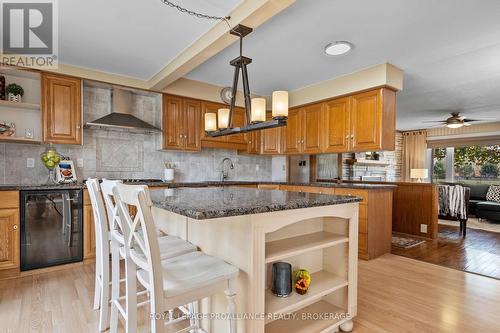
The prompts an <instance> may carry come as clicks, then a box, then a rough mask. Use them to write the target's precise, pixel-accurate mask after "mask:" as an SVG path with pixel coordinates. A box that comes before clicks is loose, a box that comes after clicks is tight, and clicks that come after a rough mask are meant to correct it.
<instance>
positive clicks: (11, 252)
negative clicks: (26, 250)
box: [0, 191, 20, 278]
mask: <svg viewBox="0 0 500 333" xmlns="http://www.w3.org/2000/svg"><path fill="white" fill-rule="evenodd" d="M0 196H1V197H2V200H1V201H0V278H1V277H7V276H13V275H18V274H19V267H20V255H19V249H20V225H19V192H18V191H1V192H0Z"/></svg>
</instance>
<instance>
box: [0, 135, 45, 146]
mask: <svg viewBox="0 0 500 333" xmlns="http://www.w3.org/2000/svg"><path fill="white" fill-rule="evenodd" d="M0 142H12V143H30V144H34V145H39V144H41V143H42V142H41V141H40V140H35V139H28V138H24V137H22V136H3V135H0Z"/></svg>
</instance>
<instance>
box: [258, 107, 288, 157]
mask: <svg viewBox="0 0 500 333" xmlns="http://www.w3.org/2000/svg"><path fill="white" fill-rule="evenodd" d="M270 119H272V117H271V114H268V117H267V120H270ZM283 129H284V128H283V127H275V128H268V129H265V130H260V131H258V132H260V140H261V153H262V154H266V155H278V154H281V152H282V149H281V147H282V146H281V139H282V137H283Z"/></svg>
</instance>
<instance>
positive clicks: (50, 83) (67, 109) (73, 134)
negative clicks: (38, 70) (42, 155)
mask: <svg viewBox="0 0 500 333" xmlns="http://www.w3.org/2000/svg"><path fill="white" fill-rule="evenodd" d="M81 88H82V81H81V80H80V79H77V78H72V77H67V76H60V75H54V74H45V73H44V74H43V75H42V122H43V141H44V142H51V143H62V144H81V143H82V99H81Z"/></svg>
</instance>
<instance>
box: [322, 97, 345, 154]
mask: <svg viewBox="0 0 500 333" xmlns="http://www.w3.org/2000/svg"><path fill="white" fill-rule="evenodd" d="M349 113H350V98H349V97H345V98H338V99H334V100H332V101H328V102H325V103H324V107H323V122H322V128H321V132H322V133H323V135H322V136H321V137H322V146H321V150H322V152H324V153H343V152H348V151H349V143H350V135H351V128H350V118H349Z"/></svg>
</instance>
